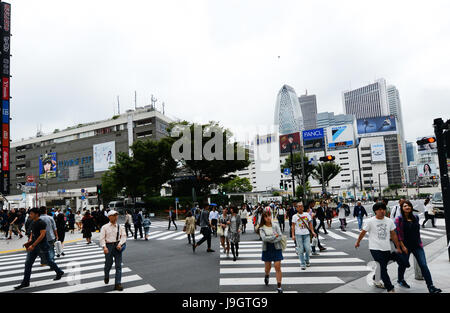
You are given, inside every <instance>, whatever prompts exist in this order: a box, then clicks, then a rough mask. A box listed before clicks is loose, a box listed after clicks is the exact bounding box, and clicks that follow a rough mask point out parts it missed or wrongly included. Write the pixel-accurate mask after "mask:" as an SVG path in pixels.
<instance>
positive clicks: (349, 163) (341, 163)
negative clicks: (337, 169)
mask: <svg viewBox="0 0 450 313" xmlns="http://www.w3.org/2000/svg"><path fill="white" fill-rule="evenodd" d="M349 164H350V163H341V164H340V165H349Z"/></svg>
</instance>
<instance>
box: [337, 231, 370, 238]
mask: <svg viewBox="0 0 450 313" xmlns="http://www.w3.org/2000/svg"><path fill="white" fill-rule="evenodd" d="M358 232H359V231H358ZM342 234H345V235H348V236H350V237H353V238H356V239H358V238H359V235H357V234H354V233H352V232H349V231H348V230H347V231H346V232H343V233H342ZM363 240H367V238H363Z"/></svg>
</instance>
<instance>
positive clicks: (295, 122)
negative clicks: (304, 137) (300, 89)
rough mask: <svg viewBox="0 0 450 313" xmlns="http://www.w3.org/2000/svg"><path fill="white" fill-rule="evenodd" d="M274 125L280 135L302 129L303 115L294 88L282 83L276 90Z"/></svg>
mask: <svg viewBox="0 0 450 313" xmlns="http://www.w3.org/2000/svg"><path fill="white" fill-rule="evenodd" d="M274 125H276V127H278V131H279V134H280V135H285V134H291V133H295V132H299V131H301V130H303V129H304V127H303V116H302V110H301V108H300V103H299V102H298V96H297V94H296V93H295V90H294V88H292V87H290V86H288V85H284V86H283V87H282V88H281V90H280V91H279V92H278V96H277V102H276V104H275V116H274Z"/></svg>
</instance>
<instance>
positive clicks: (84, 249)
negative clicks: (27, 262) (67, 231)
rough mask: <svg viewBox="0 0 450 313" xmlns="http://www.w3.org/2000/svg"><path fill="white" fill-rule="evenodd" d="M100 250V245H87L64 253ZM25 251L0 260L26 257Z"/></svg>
mask: <svg viewBox="0 0 450 313" xmlns="http://www.w3.org/2000/svg"><path fill="white" fill-rule="evenodd" d="M97 250H98V251H102V249H101V248H100V247H89V248H81V249H75V250H64V251H63V252H64V254H65V255H71V254H76V253H80V252H88V251H97ZM26 257H27V253H18V254H15V255H10V256H8V257H7V258H3V259H0V262H4V261H9V260H19V259H21V258H26Z"/></svg>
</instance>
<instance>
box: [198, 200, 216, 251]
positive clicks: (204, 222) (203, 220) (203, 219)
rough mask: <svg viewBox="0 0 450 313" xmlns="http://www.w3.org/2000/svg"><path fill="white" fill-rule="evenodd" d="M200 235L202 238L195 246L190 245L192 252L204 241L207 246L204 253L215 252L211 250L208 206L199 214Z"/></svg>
mask: <svg viewBox="0 0 450 313" xmlns="http://www.w3.org/2000/svg"><path fill="white" fill-rule="evenodd" d="M200 233H201V234H202V235H203V238H202V239H200V241H198V242H197V244H194V245H192V250H193V251H194V252H195V249H196V248H197V247H198V246H200V245H201V244H202V243H203V242H205V241H206V243H207V245H208V249H207V250H206V252H215V251H214V250H213V249H211V221H210V219H209V204H206V205H205V208H204V209H203V211H202V212H201V213H200Z"/></svg>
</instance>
